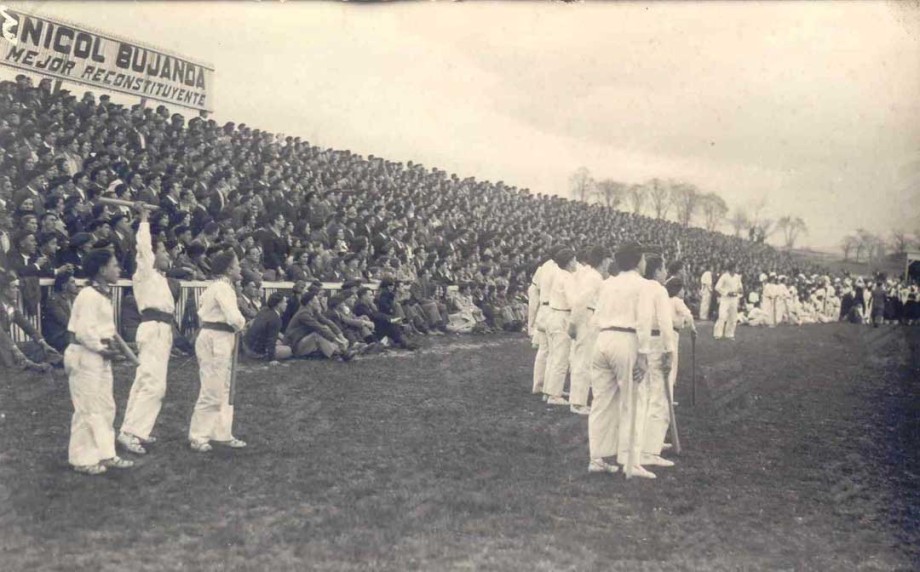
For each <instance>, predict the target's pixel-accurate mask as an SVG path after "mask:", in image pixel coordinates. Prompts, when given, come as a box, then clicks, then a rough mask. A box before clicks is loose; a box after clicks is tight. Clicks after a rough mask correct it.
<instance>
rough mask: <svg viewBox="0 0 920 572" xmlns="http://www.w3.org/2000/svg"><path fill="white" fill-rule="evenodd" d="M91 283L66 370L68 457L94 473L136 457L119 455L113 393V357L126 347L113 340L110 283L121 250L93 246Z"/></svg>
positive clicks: (88, 268)
mask: <svg viewBox="0 0 920 572" xmlns="http://www.w3.org/2000/svg"><path fill="white" fill-rule="evenodd" d="M83 270H84V271H85V272H86V275H87V276H88V277H89V278H90V280H91V281H92V282H91V285H90V286H88V287H86V288H83V290H81V291H80V293H79V294H78V295H77V297H76V299H75V300H74V302H73V308H72V309H71V313H70V320H69V321H68V323H67V331H68V333H69V336H70V340H71V341H70V345H68V346H67V349H66V350H65V351H64V371H65V372H66V373H67V376H68V379H69V382H68V383H69V386H70V399H71V400H72V401H73V409H74V413H73V418H72V419H71V422H70V445H69V446H68V460H69V462H70V464H71V466H72V467H73V468H74V470H75V471H77V472H80V473H85V474H88V475H98V474H101V473H104V472H105V471H106V469H107V468H109V467H111V468H116V469H126V468H129V467H132V466H133V465H134V462H133V461H129V460H127V459H121V458H119V457H118V456H117V455H116V454H115V428H114V426H113V423H114V422H115V398H114V397H113V395H112V361H111V360H112V358H113V357H115V356H117V355H119V354H120V353H121V352H120V351H119V350H118V349H116V347H117V346H116V345H115V343H114V342H113V338H114V337H115V334H116V332H115V310H114V307H113V305H112V294H111V292H110V288H111V286H112V284H114V283H115V282H117V281H118V276H119V274H120V270H119V267H118V260H117V259H116V258H115V255H114V254H112V253H111V252H109V251H108V250H93V251H91V252H89V253H88V254H87V255H86V256H85V257H84V259H83Z"/></svg>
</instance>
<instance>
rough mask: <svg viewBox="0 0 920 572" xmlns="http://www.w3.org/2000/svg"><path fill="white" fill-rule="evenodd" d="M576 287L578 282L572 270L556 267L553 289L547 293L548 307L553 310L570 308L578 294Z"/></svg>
mask: <svg viewBox="0 0 920 572" xmlns="http://www.w3.org/2000/svg"><path fill="white" fill-rule="evenodd" d="M577 287H578V282H577V281H576V280H575V274H574V273H573V272H569V271H568V270H562V269H557V270H556V278H555V279H554V280H553V291H552V292H551V293H550V295H549V307H550V308H552V309H553V310H571V309H572V303H573V302H574V301H575V298H576V296H577V294H578V292H577Z"/></svg>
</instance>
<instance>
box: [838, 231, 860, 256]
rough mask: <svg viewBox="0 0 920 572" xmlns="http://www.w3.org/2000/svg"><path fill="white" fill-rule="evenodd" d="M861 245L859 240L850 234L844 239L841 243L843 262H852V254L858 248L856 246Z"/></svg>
mask: <svg viewBox="0 0 920 572" xmlns="http://www.w3.org/2000/svg"><path fill="white" fill-rule="evenodd" d="M858 243H859V239H858V238H856V237H855V236H853V235H852V234H848V235H846V236H845V237H843V240H841V241H840V249H841V250H843V260H844V262H846V261H848V260H850V253H851V252H853V250H854V249H855V248H856V245H857V244H858Z"/></svg>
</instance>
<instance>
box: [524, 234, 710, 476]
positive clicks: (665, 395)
mask: <svg viewBox="0 0 920 572" xmlns="http://www.w3.org/2000/svg"><path fill="white" fill-rule="evenodd" d="M613 258H614V260H615V262H616V265H615V268H616V269H617V272H616V274H615V275H611V274H610V267H611V264H610V263H611V255H610V253H609V251H607V250H606V249H604V248H602V247H599V246H595V247H592V248H589V249H588V250H586V251H585V252H583V253H581V256H580V257H577V256H576V253H575V252H574V251H573V250H572V249H570V248H566V247H555V248H553V249H552V251H551V256H550V257H549V259H548V260H546V261H545V262H544V263H543V264H542V265H541V266H540V267H539V268H538V269H537V271H536V272H535V274H534V277H533V281H532V283H531V285H530V288H529V292H528V294H529V316H528V318H529V319H528V332H529V333H530V334H531V336H532V340H533V344H534V346H535V347H536V349H537V355H536V358H535V361H534V374H533V389H532V390H533V392H534V393H536V394H542V395H543V399H544V400H545V401H546V403H548V404H549V405H559V406H569V408H570V410H571V411H572V412H573V413H576V414H580V415H586V416H588V439H589V462H588V471H589V472H591V473H606V474H612V473H617V472H619V471H620V468H621V467H622V468H623V473H624V474H625V475H626V477H627V478H630V477H642V478H649V479H653V478H655V474H654V473H653V472H651V471H650V470H648V469H647V468H646V467H650V466H653V467H672V466H674V461H672V460H670V459H667V458H665V457H663V456H662V452H663V451H666V450H668V449H670V448H671V447H672V446H671V444H670V443H667V442H666V441H665V438H666V436H667V433H668V428H669V426H672V422H673V405H674V402H673V391H674V383H675V381H676V379H677V351H678V346H679V331H680V330H682V329H689V330H690V331H691V332H692V335H694V336H695V335H696V325H695V323H694V320H693V315H692V313H691V312H690V310H689V309H688V308H687V306H686V304H685V303H684V301H683V294H684V281H683V279H682V277H680V276H679V275H677V274H676V273H674V274H673V275H671V276H669V272H668V267H667V266H666V264H665V262H666V261H665V260H664V257H663V256H662V254H661V252H660V251H659V250H658V249H655V248H651V247H643V246H641V245H639V244H637V243H626V244H623V245H622V246H620V247H619V249H618V250H617V251H616V253H615V254H614V256H613ZM674 270H676V268H675V267H672V271H674ZM567 375H568V376H569V378H570V384H569V394H568V399H566V397H565V394H564V389H565V380H566V376H567ZM589 394H592V395H593V398H592V401H591V405H590V407H589V406H588V397H589Z"/></svg>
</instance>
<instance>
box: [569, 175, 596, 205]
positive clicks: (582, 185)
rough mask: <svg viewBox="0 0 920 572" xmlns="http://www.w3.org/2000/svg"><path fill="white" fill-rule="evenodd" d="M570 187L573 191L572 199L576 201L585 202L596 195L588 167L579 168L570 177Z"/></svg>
mask: <svg viewBox="0 0 920 572" xmlns="http://www.w3.org/2000/svg"><path fill="white" fill-rule="evenodd" d="M569 187H570V188H571V189H572V198H573V199H575V200H576V201H585V202H587V201H588V199H590V198H591V195H592V194H593V193H594V179H592V178H591V171H589V170H588V168H587V167H579V168H578V169H577V170H576V171H575V172H574V173H572V176H571V177H569Z"/></svg>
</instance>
